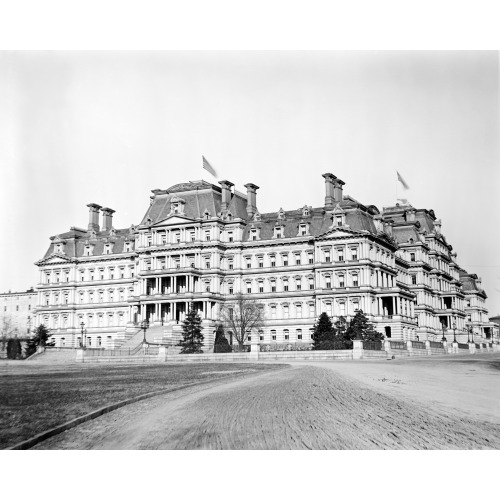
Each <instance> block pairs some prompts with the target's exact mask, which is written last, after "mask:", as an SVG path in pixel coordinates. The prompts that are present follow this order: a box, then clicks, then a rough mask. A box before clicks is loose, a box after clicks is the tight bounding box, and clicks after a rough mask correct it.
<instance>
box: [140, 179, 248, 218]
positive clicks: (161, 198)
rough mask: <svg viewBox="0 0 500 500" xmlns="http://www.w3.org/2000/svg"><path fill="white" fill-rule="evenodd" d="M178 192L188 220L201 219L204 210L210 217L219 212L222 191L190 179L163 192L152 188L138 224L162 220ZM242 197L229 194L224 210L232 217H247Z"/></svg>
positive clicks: (215, 215) (168, 211) (244, 197)
mask: <svg viewBox="0 0 500 500" xmlns="http://www.w3.org/2000/svg"><path fill="white" fill-rule="evenodd" d="M178 193H182V196H181V198H182V200H183V201H184V202H185V203H184V215H185V216H186V217H187V218H189V219H201V218H203V217H204V214H205V213H206V212H208V213H209V214H210V217H217V216H219V214H220V212H221V203H222V190H221V188H220V187H219V186H215V185H214V184H210V183H208V182H206V181H203V180H201V181H192V182H184V183H181V184H176V185H175V186H172V187H170V188H168V189H166V190H164V191H161V190H159V189H156V190H154V191H153V196H152V199H151V205H150V206H149V208H148V210H147V212H146V214H145V215H144V217H143V219H142V221H141V224H145V223H146V222H147V220H148V219H151V221H152V224H155V223H156V222H159V221H161V220H164V219H166V218H167V217H168V216H169V215H170V214H171V203H172V202H173V201H175V200H176V197H178ZM246 207H247V200H246V196H244V195H243V194H241V193H239V192H238V191H235V192H233V193H231V201H230V202H229V207H228V210H229V212H231V214H232V216H233V217H238V218H241V219H247V218H248V215H247V210H246Z"/></svg>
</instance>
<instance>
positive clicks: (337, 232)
mask: <svg viewBox="0 0 500 500" xmlns="http://www.w3.org/2000/svg"><path fill="white" fill-rule="evenodd" d="M358 234H359V232H358V231H353V230H350V229H346V228H345V227H344V228H335V227H334V228H333V229H330V230H329V231H327V232H326V233H323V234H320V235H319V236H318V237H319V238H328V239H341V238H352V237H353V236H357V235H358Z"/></svg>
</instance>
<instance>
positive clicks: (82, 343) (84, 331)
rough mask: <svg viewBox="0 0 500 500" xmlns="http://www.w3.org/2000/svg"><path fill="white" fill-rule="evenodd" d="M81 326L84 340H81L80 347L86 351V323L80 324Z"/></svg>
mask: <svg viewBox="0 0 500 500" xmlns="http://www.w3.org/2000/svg"><path fill="white" fill-rule="evenodd" d="M80 326H81V328H82V338H81V339H80V347H81V348H82V349H85V335H86V333H87V330H85V323H84V322H83V321H82V322H81V323H80Z"/></svg>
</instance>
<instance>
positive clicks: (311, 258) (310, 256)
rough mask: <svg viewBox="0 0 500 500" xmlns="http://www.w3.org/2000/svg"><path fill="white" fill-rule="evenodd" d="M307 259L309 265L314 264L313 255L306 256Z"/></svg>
mask: <svg viewBox="0 0 500 500" xmlns="http://www.w3.org/2000/svg"><path fill="white" fill-rule="evenodd" d="M307 258H308V260H309V264H314V255H313V254H312V252H311V253H309V254H307Z"/></svg>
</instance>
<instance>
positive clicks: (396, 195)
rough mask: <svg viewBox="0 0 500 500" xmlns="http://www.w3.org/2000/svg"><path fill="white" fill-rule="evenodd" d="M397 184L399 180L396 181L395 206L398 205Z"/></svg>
mask: <svg viewBox="0 0 500 500" xmlns="http://www.w3.org/2000/svg"><path fill="white" fill-rule="evenodd" d="M398 182H399V180H398V179H396V204H397V203H398Z"/></svg>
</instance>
